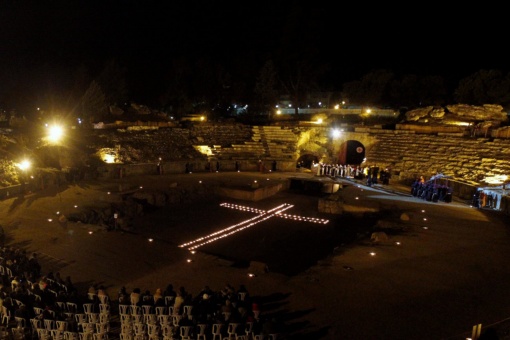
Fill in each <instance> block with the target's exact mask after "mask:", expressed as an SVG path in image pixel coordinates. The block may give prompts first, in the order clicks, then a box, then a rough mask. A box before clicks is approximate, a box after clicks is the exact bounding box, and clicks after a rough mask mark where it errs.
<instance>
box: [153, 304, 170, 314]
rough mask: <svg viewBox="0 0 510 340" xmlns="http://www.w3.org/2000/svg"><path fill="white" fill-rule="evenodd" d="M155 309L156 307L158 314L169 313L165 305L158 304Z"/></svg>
mask: <svg viewBox="0 0 510 340" xmlns="http://www.w3.org/2000/svg"><path fill="white" fill-rule="evenodd" d="M154 309H155V311H156V314H157V315H165V314H167V312H166V311H167V309H166V307H164V306H158V307H156V308H154Z"/></svg>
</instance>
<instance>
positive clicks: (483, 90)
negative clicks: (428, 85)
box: [454, 70, 510, 107]
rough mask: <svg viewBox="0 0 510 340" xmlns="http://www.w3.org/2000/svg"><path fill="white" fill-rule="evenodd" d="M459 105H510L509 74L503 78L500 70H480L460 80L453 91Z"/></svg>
mask: <svg viewBox="0 0 510 340" xmlns="http://www.w3.org/2000/svg"><path fill="white" fill-rule="evenodd" d="M454 98H455V100H457V102H459V103H465V104H472V105H483V104H500V105H502V106H503V107H507V106H508V105H509V104H510V74H509V75H506V76H504V75H503V73H502V72H501V71H500V70H480V71H477V72H475V73H473V74H471V75H470V76H468V77H466V78H464V79H462V80H461V81H460V82H459V86H458V87H457V89H455V91H454Z"/></svg>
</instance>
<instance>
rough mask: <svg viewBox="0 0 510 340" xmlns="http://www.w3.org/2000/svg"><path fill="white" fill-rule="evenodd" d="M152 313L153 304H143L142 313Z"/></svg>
mask: <svg viewBox="0 0 510 340" xmlns="http://www.w3.org/2000/svg"><path fill="white" fill-rule="evenodd" d="M151 313H152V306H150V305H143V306H142V314H143V315H145V314H151Z"/></svg>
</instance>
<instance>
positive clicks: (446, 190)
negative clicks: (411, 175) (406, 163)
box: [411, 176, 452, 203]
mask: <svg viewBox="0 0 510 340" xmlns="http://www.w3.org/2000/svg"><path fill="white" fill-rule="evenodd" d="M411 195H413V196H414V197H418V198H421V199H424V200H426V201H431V202H438V201H442V202H445V203H450V202H451V201H452V190H451V188H450V187H448V186H447V185H446V184H438V183H436V182H435V181H430V180H429V181H425V178H424V177H423V176H420V177H419V178H416V179H415V180H414V182H413V184H412V185H411Z"/></svg>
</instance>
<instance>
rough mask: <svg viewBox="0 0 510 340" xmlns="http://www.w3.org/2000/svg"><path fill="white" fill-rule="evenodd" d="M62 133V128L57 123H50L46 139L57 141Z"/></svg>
mask: <svg viewBox="0 0 510 340" xmlns="http://www.w3.org/2000/svg"><path fill="white" fill-rule="evenodd" d="M63 135H64V130H63V129H62V127H61V126H59V125H52V126H50V127H49V130H48V139H49V140H50V141H52V142H58V141H59V140H60V139H61V138H62V136H63Z"/></svg>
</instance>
